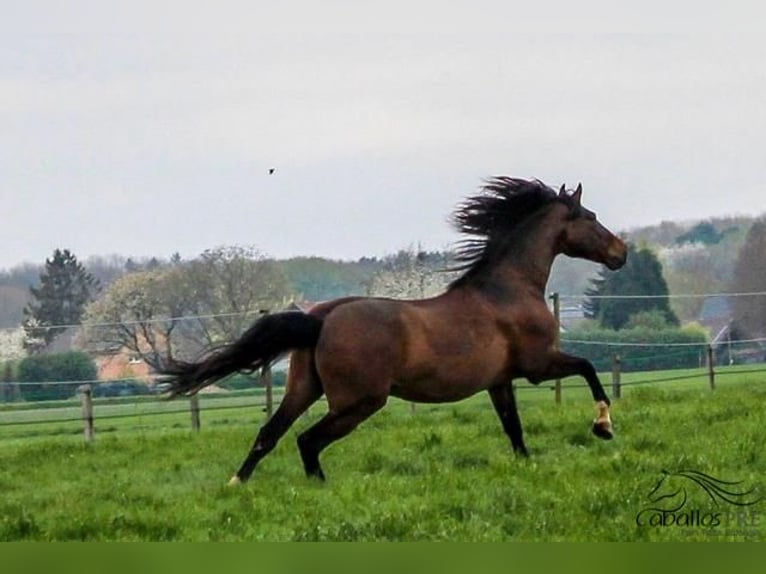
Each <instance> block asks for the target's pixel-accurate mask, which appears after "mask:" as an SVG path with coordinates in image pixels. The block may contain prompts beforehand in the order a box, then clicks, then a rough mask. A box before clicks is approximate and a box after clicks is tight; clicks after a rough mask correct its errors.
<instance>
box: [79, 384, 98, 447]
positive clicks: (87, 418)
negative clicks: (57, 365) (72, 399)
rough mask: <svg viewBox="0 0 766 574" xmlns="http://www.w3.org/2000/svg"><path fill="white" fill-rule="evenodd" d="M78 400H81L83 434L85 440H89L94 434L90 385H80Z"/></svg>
mask: <svg viewBox="0 0 766 574" xmlns="http://www.w3.org/2000/svg"><path fill="white" fill-rule="evenodd" d="M77 390H78V391H80V400H81V401H82V422H83V434H84V436H85V441H86V442H91V441H92V440H93V438H94V437H95V435H96V432H95V428H94V425H93V389H92V388H91V386H90V385H81V386H80V387H79V388H78V389H77Z"/></svg>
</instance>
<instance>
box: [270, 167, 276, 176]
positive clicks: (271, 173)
mask: <svg viewBox="0 0 766 574" xmlns="http://www.w3.org/2000/svg"><path fill="white" fill-rule="evenodd" d="M276 169H277V168H275V167H270V168H269V175H274V172H275V171H276Z"/></svg>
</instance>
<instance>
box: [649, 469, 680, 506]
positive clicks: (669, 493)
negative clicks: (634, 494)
mask: <svg viewBox="0 0 766 574" xmlns="http://www.w3.org/2000/svg"><path fill="white" fill-rule="evenodd" d="M673 476H674V475H673V474H671V473H669V472H668V471H667V470H663V471H662V473H661V474H660V478H659V480H658V481H657V484H655V485H654V488H652V489H651V490H650V491H649V494H647V495H646V498H647V499H648V500H649V501H650V502H654V503H657V502H660V501H661V500H668V499H670V500H672V499H674V498H676V497H677V496H679V495H681V496H682V497H683V498H684V499H686V491H685V489H684V488H683V486H679V485H677V484H673V481H672V480H671V477H673Z"/></svg>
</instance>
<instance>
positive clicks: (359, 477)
mask: <svg viewBox="0 0 766 574" xmlns="http://www.w3.org/2000/svg"><path fill="white" fill-rule="evenodd" d="M760 377H761V375H760V374H742V375H738V376H736V377H735V376H732V377H730V378H728V380H727V379H724V378H723V377H722V378H721V381H720V384H719V385H718V387H717V389H716V391H715V392H712V393H711V392H710V391H709V390H708V389H707V388H706V385H705V381H704V379H699V380H698V381H691V382H690V383H687V384H685V385H682V384H681V383H680V382H679V383H674V386H671V385H670V384H664V383H663V385H665V386H662V387H659V386H658V385H646V386H635V387H630V386H628V387H626V388H625V392H624V393H623V398H622V399H621V400H620V401H618V402H616V404H615V405H614V409H613V417H614V420H615V428H616V432H617V437H616V438H615V440H613V441H610V442H602V441H599V440H598V439H596V438H595V437H593V436H592V435H591V434H590V432H589V421H590V420H591V419H592V417H593V414H594V413H593V410H592V401H591V400H590V398H589V396H588V394H587V391H586V390H584V389H580V388H568V389H565V393H564V399H565V400H564V403H563V404H562V405H555V404H554V403H553V393H551V392H550V391H547V390H534V391H533V390H520V391H519V402H520V410H521V415H522V420H523V422H524V428H525V432H526V441H527V445H528V447H529V449H530V451H531V457H530V458H529V459H527V460H524V459H518V458H515V457H514V456H513V455H512V454H511V453H510V448H509V443H508V439H507V438H506V437H505V435H504V434H503V433H502V431H501V430H500V425H499V423H498V421H497V420H496V417H495V415H494V412H493V411H492V409H491V407H490V406H489V401H488V399H487V398H486V397H485V396H481V395H479V396H477V397H475V398H473V399H471V400H468V401H464V402H462V403H457V404H453V405H438V406H424V405H418V407H417V409H416V411H415V413H411V412H410V409H409V406H408V405H405V404H403V403H401V402H399V401H395V400H392V401H390V403H389V405H388V407H387V408H386V409H385V410H384V411H382V412H380V413H378V414H377V415H375V416H374V417H373V418H372V419H370V420H369V421H367V422H366V423H364V424H363V425H362V426H361V427H360V428H359V429H357V430H356V431H355V432H354V433H352V434H351V435H350V436H349V437H347V438H346V439H344V440H342V441H340V442H338V443H336V444H334V445H332V446H331V447H330V448H329V449H328V450H327V451H325V453H324V454H323V458H322V462H323V466H324V469H325V472H326V474H327V476H328V481H327V482H326V483H324V484H321V483H318V482H316V481H314V480H309V479H307V478H305V477H304V475H303V470H302V467H301V463H300V458H299V455H298V452H297V449H296V447H295V438H296V436H297V433H298V432H300V431H301V430H303V429H305V428H306V427H307V426H308V425H309V424H310V423H311V421H312V420H315V419H316V418H318V417H319V416H321V414H322V412H323V411H324V408H325V407H324V405H318V406H317V407H314V408H313V409H312V412H311V414H310V416H309V417H308V418H303V419H301V420H299V421H298V422H297V423H296V425H295V426H294V427H293V429H291V430H290V432H288V434H287V436H286V437H285V439H283V441H282V442H281V443H280V445H279V446H278V447H277V449H276V450H275V451H274V452H273V453H272V454H271V455H270V456H269V457H268V458H266V459H265V460H264V461H263V463H262V464H261V466H260V467H259V468H258V469H257V470H256V474H255V475H254V477H253V479H252V480H251V481H250V482H249V483H247V484H246V485H244V486H243V487H240V488H234V489H232V488H228V487H226V486H225V483H226V481H227V479H228V477H229V476H230V475H231V474H232V472H233V471H234V470H236V468H237V467H238V465H239V463H240V462H241V461H242V458H243V457H244V455H245V453H246V451H247V449H248V448H249V446H250V443H251V440H252V437H253V435H254V433H255V431H256V430H257V426H258V424H260V423H261V422H262V420H263V413H262V412H260V409H256V408H253V409H250V410H247V409H244V410H231V411H216V412H210V413H207V414H206V413H205V412H204V411H203V430H202V431H201V432H200V433H198V434H193V433H191V432H190V431H189V430H188V414H187V415H185V416H182V415H173V416H178V417H180V418H179V421H178V424H177V425H176V426H175V427H174V424H170V425H164V426H160V425H157V426H151V427H147V426H141V425H137V426H136V424H135V421H133V426H128V425H127V423H129V422H130V419H118V420H120V421H122V422H123V423H125V424H126V427H125V429H118V430H120V432H103V431H102V432H99V431H98V429H97V438H96V441H95V442H94V443H92V444H84V443H83V442H82V439H81V437H80V436H79V434H78V436H75V435H74V434H69V435H67V434H65V435H61V436H55V437H48V438H34V439H21V438H16V439H15V440H0V492H2V497H0V540H472V541H494V540H583V541H585V540H606V541H609V540H614V541H620V540H621V541H632V540H657V541H660V540H706V541H707V540H721V539H724V540H729V539H732V540H739V539H745V538H747V539H757V540H764V539H766V536H765V535H766V518H764V517H763V513H764V512H766V502H763V503H759V504H757V505H754V506H752V507H749V508H748V509H746V511H747V512H748V513H749V514H748V515H747V516H744V517H734V516H729V515H728V514H727V515H726V522H725V523H724V524H723V525H722V526H721V527H718V528H712V529H711V528H693V527H689V528H681V527H639V526H637V525H636V522H635V518H636V514H637V513H638V512H639V511H640V510H641V509H642V508H644V507H646V506H647V504H648V502H647V499H646V496H647V494H648V492H649V491H650V490H651V488H652V487H653V486H654V484H655V483H656V481H657V479H658V477H659V475H660V473H661V471H662V470H663V469H667V470H670V471H673V470H681V469H687V468H693V469H697V470H700V471H704V472H707V473H710V474H712V475H714V476H716V477H719V478H722V479H727V480H741V481H744V482H743V484H747V485H750V486H752V485H755V486H757V487H759V488H764V486H766V484H764V477H766V472H765V471H766V457H764V446H763V445H764V444H766V411H765V410H764V408H763V404H764V399H766V385H763V384H762V379H761V378H760ZM636 380H639V379H636ZM253 411H255V412H253ZM164 416H171V415H162V416H157V417H154V418H153V420H156V419H160V418H162V417H164ZM75 427H76V428H79V427H78V426H77V425H75ZM12 428H13V427H12ZM690 504H692V503H690ZM693 504H695V505H697V506H698V507H700V508H701V509H702V510H704V511H708V510H709V511H711V512H712V511H714V510H715V509H714V508H712V507H710V502H709V501H706V500H704V499H700V498H699V497H698V498H697V499H696V500H695V501H693ZM735 510H738V509H736V508H734V507H731V508H728V507H727V508H725V509H723V510H720V511H721V512H726V513H728V512H730V511H732V512H733V511H735ZM754 523H755V524H756V525H755V526H753V524H754Z"/></svg>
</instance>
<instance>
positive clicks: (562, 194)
mask: <svg viewBox="0 0 766 574" xmlns="http://www.w3.org/2000/svg"><path fill="white" fill-rule="evenodd" d="M566 195H567V187H566V185H565V184H563V183H562V184H561V189H559V197H566Z"/></svg>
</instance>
